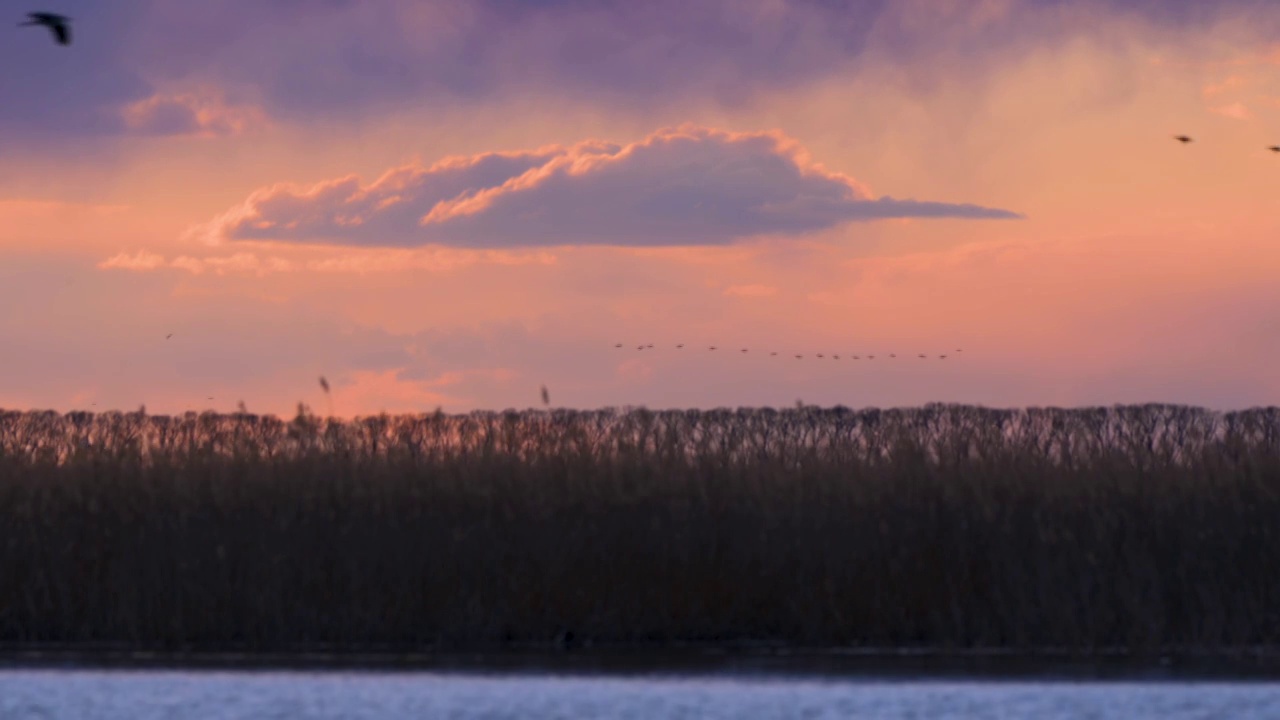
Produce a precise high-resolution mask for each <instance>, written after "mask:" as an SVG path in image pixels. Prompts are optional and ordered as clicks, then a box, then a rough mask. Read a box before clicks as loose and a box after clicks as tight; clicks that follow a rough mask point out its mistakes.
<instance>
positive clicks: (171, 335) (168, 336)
mask: <svg viewBox="0 0 1280 720" xmlns="http://www.w3.org/2000/svg"><path fill="white" fill-rule="evenodd" d="M171 337H173V333H169V334H168V335H165V336H164V339H165V340H168V339H169V338H171Z"/></svg>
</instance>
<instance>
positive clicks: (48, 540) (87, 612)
mask: <svg viewBox="0 0 1280 720" xmlns="http://www.w3.org/2000/svg"><path fill="white" fill-rule="evenodd" d="M1277 520H1280V409H1277V408H1266V409H1253V410H1248V411H1243V412H1236V413H1226V414H1221V413H1214V412H1209V411H1206V410H1201V409H1197V408H1189V407H1180V406H1169V405H1146V406H1130V407H1113V408H1087V409H1057V408H1047V409H1027V410H994V409H987V408H981V407H967V406H944V405H930V406H926V407H924V408H920V409H905V410H874V409H871V410H863V411H851V410H848V409H844V408H835V409H825V410H824V409H818V408H813V407H803V408H798V409H795V410H783V411H775V410H770V409H756V410H737V411H734V410H712V411H667V412H651V411H646V410H642V409H641V410H621V411H620V410H607V411H595V412H577V411H570V410H554V411H550V412H547V411H539V412H525V413H518V412H514V411H508V412H503V413H488V412H476V413H472V414H469V415H460V416H449V415H444V414H441V413H436V414H434V415H419V416H402V417H387V416H379V417H367V418H360V419H357V420H354V421H345V422H344V421H338V420H332V419H321V418H317V417H315V416H314V415H311V414H310V413H309V412H308V411H307V409H306V408H305V407H303V406H300V407H299V415H298V417H297V418H296V419H294V420H293V421H291V422H290V421H284V420H281V419H278V418H275V417H259V416H255V415H250V414H247V413H236V414H231V415H217V414H213V413H205V414H202V415H196V414H194V413H192V414H187V415H183V416H180V417H166V416H154V415H153V416H148V415H146V414H145V413H144V412H136V413H125V414H121V413H105V414H101V415H92V414H89V413H70V414H67V415H59V414H57V413H53V412H25V413H23V412H0V643H4V644H7V645H9V646H24V645H32V644H45V643H67V644H72V645H75V644H85V645H86V646H87V645H92V644H108V645H115V646H124V647H129V648H135V649H143V648H145V649H156V650H165V649H169V650H172V649H203V650H215V649H241V650H250V651H254V650H260V651H267V650H271V651H290V650H297V649H302V648H315V647H329V648H336V649H349V650H359V649H370V648H384V649H385V648H402V649H408V648H422V647H424V646H442V645H443V646H452V647H476V648H481V647H496V646H501V645H503V644H509V643H539V642H553V641H556V640H557V639H560V640H562V641H563V640H564V639H567V638H570V637H571V638H574V640H575V641H583V642H594V643H599V644H612V643H617V644H649V643H656V644H663V643H672V642H684V643H697V642H709V643H737V642H776V643H784V644H794V645H821V646H859V647H867V646H895V647H908V646H909V647H930V648H945V649H961V648H1006V649H1014V650H1017V649H1023V650H1026V649H1040V648H1049V647H1053V648H1066V649H1070V650H1077V651H1085V652H1088V651H1093V650H1098V649H1102V648H1120V649H1127V650H1132V651H1138V652H1145V651H1155V650H1158V649H1165V648H1170V647H1183V648H1186V647H1192V648H1201V649H1222V648H1245V647H1252V646H1258V645H1271V646H1275V645H1280V573H1278V572H1277V568H1280V535H1278V534H1277V528H1276V523H1277Z"/></svg>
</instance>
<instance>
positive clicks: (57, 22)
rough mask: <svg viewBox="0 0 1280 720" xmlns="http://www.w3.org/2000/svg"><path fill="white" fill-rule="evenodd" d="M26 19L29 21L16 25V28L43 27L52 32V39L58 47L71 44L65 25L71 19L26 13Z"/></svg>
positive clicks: (54, 14)
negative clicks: (27, 26) (56, 42)
mask: <svg viewBox="0 0 1280 720" xmlns="http://www.w3.org/2000/svg"><path fill="white" fill-rule="evenodd" d="M27 17H28V18H30V19H29V20H27V21H26V22H24V23H18V27H24V26H26V25H44V26H46V27H48V28H49V29H50V30H51V31H53V38H54V39H55V40H57V41H58V44H59V45H70V44H71V28H70V27H68V26H67V23H69V22H71V18H69V17H67V16H65V15H58V14H57V13H47V12H33V13H27Z"/></svg>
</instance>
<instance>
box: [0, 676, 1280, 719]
mask: <svg viewBox="0 0 1280 720" xmlns="http://www.w3.org/2000/svg"><path fill="white" fill-rule="evenodd" d="M1276 717H1280V683H1274V682H1248V683H1229V682H1178V681H1157V682H1107V681H1102V682H1098V681H1089V682H1074V681H1045V682H1024V681H1001V680H974V681H956V680H885V679H851V678H829V679H824V678H810V679H804V678H795V677H780V676H763V675H739V676H725V675H708V676H685V677H675V676H661V675H650V676H631V677H616V676H599V675H582V676H557V675H538V674H505V675H485V674H470V673H467V674H464V673H438V672H417V673H411V672H406V673H393V672H351V671H342V672H329V671H326V672H275V671H270V672H225V671H152V670H105V671H104V670H0V718H4V720H28V719H31V720H61V719H62V718H66V719H67V720H72V719H74V720H159V719H160V718H164V719H166V720H169V719H173V720H178V719H179V718H181V719H183V720H186V719H188V718H189V719H191V720H203V719H208V720H233V719H235V720H239V719H241V718H245V719H248V718H253V719H254V720H271V719H274V718H279V719H281V720H284V719H286V718H288V719H293V718H298V719H311V718H317V719H318V718H324V719H328V718H333V719H334V720H337V719H339V718H341V719H343V720H375V719H376V720H391V719H396V720H398V719H400V718H405V719H408V718H414V719H417V718H449V719H450V720H468V719H470V718H477V719H478V718H485V719H486V720H497V719H499V718H537V719H543V718H566V719H567V718H619V719H622V718H635V719H637V720H642V719H643V720H649V719H651V718H654V719H656V718H712V719H715V718H725V719H729V718H734V719H737V718H742V719H744V720H745V719H752V718H810V719H813V718H921V719H923V718H931V719H932V718H1000V719H1001V720H1004V719H1009V718H1035V719H1037V720H1057V719H1066V718H1072V719H1074V718H1095V719H1101V718H1125V719H1126V720H1141V719H1144V718H1151V719H1153V720H1154V719H1155V718H1160V720H1182V719H1190V718H1233V719H1235V720H1246V719H1249V718H1259V719H1260V718H1276Z"/></svg>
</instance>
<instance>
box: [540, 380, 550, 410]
mask: <svg viewBox="0 0 1280 720" xmlns="http://www.w3.org/2000/svg"><path fill="white" fill-rule="evenodd" d="M542 404H543V405H546V406H547V407H551V394H550V393H548V392H547V386H546V385H543V386H542Z"/></svg>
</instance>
